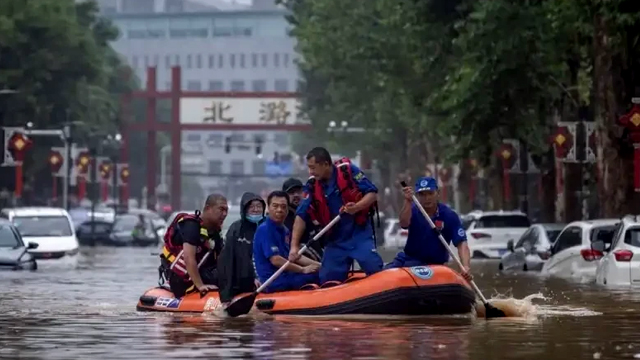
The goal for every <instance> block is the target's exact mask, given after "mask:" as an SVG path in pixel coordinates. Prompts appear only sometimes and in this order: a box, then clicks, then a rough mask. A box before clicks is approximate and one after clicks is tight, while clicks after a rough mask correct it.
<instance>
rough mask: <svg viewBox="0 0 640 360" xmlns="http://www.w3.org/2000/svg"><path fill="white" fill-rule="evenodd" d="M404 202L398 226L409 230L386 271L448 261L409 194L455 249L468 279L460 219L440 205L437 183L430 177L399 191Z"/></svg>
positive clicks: (466, 250)
mask: <svg viewBox="0 0 640 360" xmlns="http://www.w3.org/2000/svg"><path fill="white" fill-rule="evenodd" d="M402 192H403V194H404V203H403V204H402V209H401V210H400V216H399V219H398V220H399V223H400V227H402V228H403V229H408V230H409V235H408V237H407V243H406V244H405V246H404V251H401V252H399V253H398V254H397V255H396V258H395V259H394V260H393V261H392V262H391V263H389V264H387V265H386V266H385V268H386V269H390V268H398V267H412V266H421V265H443V264H445V263H447V262H448V261H449V253H448V251H447V249H445V248H444V246H442V243H441V242H440V240H439V239H438V235H437V234H436V232H435V231H433V229H432V228H431V226H430V225H429V223H428V222H427V219H425V217H424V215H423V214H422V212H421V211H420V209H418V208H417V207H416V206H415V205H414V204H413V200H412V199H413V195H414V193H415V194H416V197H417V198H418V201H420V204H421V205H422V207H423V208H424V210H425V211H426V212H427V214H429V216H430V217H431V220H432V221H433V223H434V224H435V225H436V227H437V228H438V229H439V230H440V232H441V233H442V237H444V239H445V240H446V241H447V243H451V242H453V245H454V246H455V247H456V248H458V256H459V257H460V261H461V262H462V265H463V266H464V269H465V271H463V272H462V276H464V278H465V279H467V280H471V279H472V276H471V273H470V270H471V266H470V262H471V254H470V251H469V246H468V244H467V235H466V232H465V231H464V228H463V227H462V223H461V222H460V217H459V216H458V214H456V213H455V212H454V211H453V210H451V208H450V207H448V206H447V205H444V204H442V203H440V202H439V201H438V200H439V191H438V184H437V183H436V180H435V179H434V178H432V177H422V178H420V179H418V181H416V184H415V190H414V189H412V188H411V186H407V187H405V188H403V189H402Z"/></svg>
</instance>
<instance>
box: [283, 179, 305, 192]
mask: <svg viewBox="0 0 640 360" xmlns="http://www.w3.org/2000/svg"><path fill="white" fill-rule="evenodd" d="M303 187H304V184H303V183H302V181H300V180H298V179H294V178H290V179H288V180H287V181H285V182H284V184H282V191H284V192H289V191H291V190H293V189H295V188H303Z"/></svg>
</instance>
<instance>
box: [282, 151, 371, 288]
mask: <svg viewBox="0 0 640 360" xmlns="http://www.w3.org/2000/svg"><path fill="white" fill-rule="evenodd" d="M306 158H307V166H308V168H309V174H311V176H312V177H311V178H310V179H309V181H308V182H307V184H306V186H305V190H304V191H305V193H304V199H303V200H302V201H301V202H300V206H298V210H297V211H296V219H295V222H294V225H293V234H292V238H291V251H290V252H289V259H290V260H292V261H294V260H297V259H298V258H299V256H298V251H299V250H300V240H301V238H302V236H303V234H304V232H305V229H306V224H308V223H313V224H314V225H316V226H318V227H324V226H326V225H327V224H328V223H329V222H330V221H331V219H332V218H333V217H335V216H337V215H338V214H340V213H342V217H341V219H340V221H339V222H338V223H337V224H336V226H335V227H334V228H333V229H332V230H331V232H330V233H328V234H327V235H326V236H327V241H326V245H325V249H324V256H323V258H322V267H321V268H320V282H321V283H322V284H323V285H324V284H325V283H327V282H329V281H331V282H332V283H334V284H336V283H339V282H343V281H345V280H346V279H347V276H348V273H349V268H350V267H351V265H352V263H353V260H356V261H357V262H358V264H360V268H361V269H362V270H364V272H365V273H366V274H367V275H371V274H373V273H376V272H378V271H380V270H382V265H383V262H382V258H381V257H380V255H379V254H378V252H377V250H376V245H375V240H374V233H373V221H372V218H371V217H372V214H373V213H374V209H375V204H376V201H377V199H378V198H377V195H378V194H377V193H378V189H377V188H376V187H375V185H373V183H371V181H369V179H367V177H366V176H365V175H364V173H363V172H362V171H361V170H360V169H359V168H358V167H357V166H355V165H353V164H352V163H351V162H350V161H349V159H347V158H342V159H340V160H338V161H336V162H335V163H333V162H332V161H331V155H330V154H329V152H328V151H327V149H325V148H322V147H316V148H314V149H312V150H311V151H309V153H308V154H307V157H306ZM325 286H326V285H325Z"/></svg>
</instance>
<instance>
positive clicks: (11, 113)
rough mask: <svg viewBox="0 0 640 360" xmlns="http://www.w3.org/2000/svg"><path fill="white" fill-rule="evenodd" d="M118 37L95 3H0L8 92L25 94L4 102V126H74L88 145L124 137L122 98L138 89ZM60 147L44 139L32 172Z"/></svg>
mask: <svg viewBox="0 0 640 360" xmlns="http://www.w3.org/2000/svg"><path fill="white" fill-rule="evenodd" d="M117 37H118V30H117V28H115V27H114V26H112V24H111V23H110V22H109V20H107V19H104V18H102V17H100V16H99V11H98V6H97V4H96V2H95V1H81V2H77V1H74V0H38V1H24V0H3V1H0V89H10V90H15V91H17V92H16V93H13V94H4V95H0V122H1V123H2V125H3V126H25V125H26V124H27V123H29V122H31V123H32V124H33V125H34V127H36V128H61V127H62V126H63V124H64V123H71V122H72V123H74V134H75V135H74V140H75V141H77V142H79V143H80V144H81V145H86V144H88V143H89V142H90V141H91V139H92V138H93V137H94V136H95V135H96V134H102V135H106V134H107V133H111V134H113V133H115V132H117V131H118V128H119V126H118V122H119V121H118V113H119V110H118V107H119V102H120V95H121V94H123V93H125V92H128V91H130V90H131V89H132V88H133V87H134V86H136V84H135V82H134V81H133V80H131V81H128V80H125V76H124V75H126V74H128V73H130V69H129V68H128V67H127V66H126V65H125V64H124V63H123V62H122V61H121V60H120V58H119V57H118V55H117V54H116V53H115V51H114V50H113V49H112V48H111V47H110V42H111V41H113V40H115V39H116V38H117ZM54 141H55V140H51V139H46V138H39V139H38V140H37V143H36V147H35V148H34V149H33V150H32V151H31V152H30V155H31V157H32V158H34V159H35V160H36V161H33V163H32V164H28V165H29V166H27V167H26V169H27V172H28V173H31V174H33V172H36V171H38V170H42V169H43V168H46V167H47V164H46V155H43V154H45V153H46V152H48V151H49V149H48V147H49V146H52V145H57V146H59V145H60V144H59V143H55V142H54ZM29 160H30V159H27V162H28V163H29ZM5 173H6V172H5ZM43 174H44V173H43ZM7 175H9V174H7ZM45 178H46V177H45ZM3 182H4V183H5V185H6V184H7V183H8V182H10V181H6V180H5V181H3Z"/></svg>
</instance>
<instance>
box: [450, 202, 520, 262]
mask: <svg viewBox="0 0 640 360" xmlns="http://www.w3.org/2000/svg"><path fill="white" fill-rule="evenodd" d="M462 224H463V226H464V228H465V230H466V231H467V243H468V244H469V250H471V256H472V257H475V258H485V259H487V258H490V259H500V258H501V257H502V256H503V255H504V254H506V253H507V251H508V249H507V244H508V242H509V240H512V241H514V242H515V241H517V240H518V239H519V238H520V237H521V236H522V234H524V232H525V231H527V229H528V228H529V226H531V222H530V221H529V218H528V217H527V215H526V214H524V213H522V212H520V211H486V212H483V211H473V212H470V213H469V214H467V215H465V216H464V217H463V218H462Z"/></svg>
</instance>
